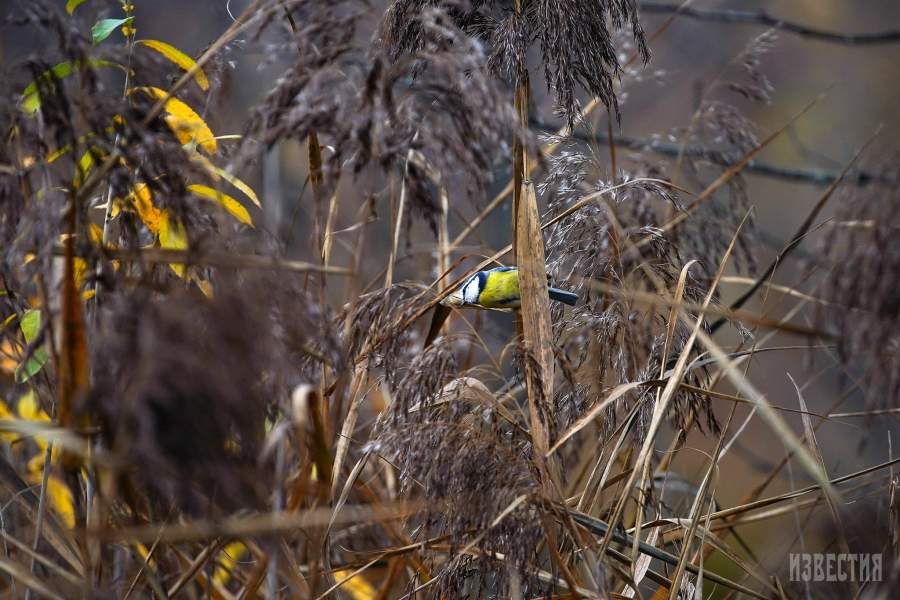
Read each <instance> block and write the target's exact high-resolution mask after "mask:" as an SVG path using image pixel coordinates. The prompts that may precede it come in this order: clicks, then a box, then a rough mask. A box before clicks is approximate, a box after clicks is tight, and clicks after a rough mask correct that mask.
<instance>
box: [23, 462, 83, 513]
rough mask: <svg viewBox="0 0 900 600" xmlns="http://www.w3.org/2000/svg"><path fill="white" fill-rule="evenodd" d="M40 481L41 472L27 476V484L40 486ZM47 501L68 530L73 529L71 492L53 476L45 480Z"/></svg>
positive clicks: (73, 509)
mask: <svg viewBox="0 0 900 600" xmlns="http://www.w3.org/2000/svg"><path fill="white" fill-rule="evenodd" d="M42 457H43V455H42ZM41 479H42V473H41V471H36V472H32V473H31V474H30V475H29V476H28V482H29V483H31V484H32V485H37V486H40V485H41ZM47 500H49V501H50V507H51V508H52V509H53V511H54V512H55V513H56V514H58V515H59V517H60V518H61V519H62V522H63V523H64V524H65V525H66V527H69V528H70V529H71V528H72V527H75V503H74V500H73V498H72V491H71V490H70V489H69V486H67V485H66V484H65V483H63V481H62V480H61V479H59V478H58V477H54V476H53V475H50V476H49V477H48V478H47Z"/></svg>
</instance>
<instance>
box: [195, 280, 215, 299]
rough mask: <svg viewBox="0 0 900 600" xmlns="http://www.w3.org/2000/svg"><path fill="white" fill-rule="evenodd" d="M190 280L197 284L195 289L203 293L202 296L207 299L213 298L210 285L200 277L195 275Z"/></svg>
mask: <svg viewBox="0 0 900 600" xmlns="http://www.w3.org/2000/svg"><path fill="white" fill-rule="evenodd" d="M191 280H192V281H193V282H194V283H196V284H197V287H198V288H200V291H201V292H203V295H204V296H206V297H207V298H210V299H212V298H213V296H214V292H213V287H212V284H211V283H210V282H209V281H208V280H206V279H203V278H202V277H199V276H197V275H192V276H191Z"/></svg>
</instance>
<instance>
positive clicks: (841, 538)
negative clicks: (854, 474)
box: [787, 373, 856, 593]
mask: <svg viewBox="0 0 900 600" xmlns="http://www.w3.org/2000/svg"><path fill="white" fill-rule="evenodd" d="M787 376H788V379H790V380H791V384H792V385H793V386H794V389H795V390H796V392H797V402H798V404H800V410H802V411H804V412H803V413H802V414H801V415H800V417H801V419H802V421H803V432H804V433H805V434H806V442H807V443H808V444H809V447H810V449H811V450H812V453H813V456H815V458H816V460H817V461H818V463H819V468H821V469H822V472H823V473H826V474H827V473H828V469H827V468H826V467H825V459H824V457H823V456H822V450H821V449H820V448H819V442H818V440H816V432H815V430H814V429H813V426H812V421H811V420H810V418H809V415H808V414H806V411H807V410H808V409H807V406H806V400H805V399H804V398H803V392H802V390H801V389H800V386H798V385H797V382H796V381H794V378H793V377H791V374H790V373H788V374H787ZM828 491H830V490H828V489H826V490H825V492H826V493H825V502H826V503H827V504H828V510H829V511H830V512H831V518H832V519H834V524H835V527H837V538H838V544H839V545H840V548H841V552H843V553H844V554H850V545H849V544H848V543H847V531H846V528H845V527H844V522H843V520H842V519H841V515H840V512H838V504H837V503H838V502H839V501H840V498H838V497H835V496H831V495H830V494H829V493H828ZM855 592H856V590H854V593H855Z"/></svg>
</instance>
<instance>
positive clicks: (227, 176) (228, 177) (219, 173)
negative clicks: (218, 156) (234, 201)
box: [191, 154, 262, 208]
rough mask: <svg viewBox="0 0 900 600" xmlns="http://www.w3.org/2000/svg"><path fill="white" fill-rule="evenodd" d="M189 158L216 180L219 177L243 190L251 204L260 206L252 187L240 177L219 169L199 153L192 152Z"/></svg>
mask: <svg viewBox="0 0 900 600" xmlns="http://www.w3.org/2000/svg"><path fill="white" fill-rule="evenodd" d="M191 160H194V161H195V162H197V163H199V164H200V166H202V167H203V168H204V169H206V170H207V171H208V172H209V174H210V175H212V176H213V179H215V180H216V181H218V180H219V178H220V177H221V178H222V179H224V180H225V181H227V182H228V183H230V184H231V185H233V186H234V187H236V188H237V189H239V190H240V191H241V192H243V194H244V195H245V196H247V198H249V199H250V201H251V202H253V204H255V205H256V206H258V207H259V208H262V203H260V201H259V196H257V195H256V192H254V191H253V188H251V187H250V186H249V185H247V184H246V183H244V182H243V181H241V179H240V178H238V177H236V176H234V175H232V174H231V173H229V172H228V171H226V170H225V169H220V168H219V167H217V166H216V165H214V164H212V163H211V162H210V160H209V159H208V158H206V157H205V156H203V155H201V154H194V155H193V156H192V157H191Z"/></svg>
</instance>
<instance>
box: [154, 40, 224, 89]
mask: <svg viewBox="0 0 900 600" xmlns="http://www.w3.org/2000/svg"><path fill="white" fill-rule="evenodd" d="M137 43H138V44H141V45H143V46H146V47H148V48H150V49H151V50H156V51H157V52H159V53H160V54H162V55H163V56H164V57H166V58H167V59H169V60H170V61H172V62H173V63H175V64H176V65H178V66H179V67H181V68H182V69H184V70H185V71H190V70H191V69H192V68H194V66H195V65H196V64H197V63H196V62H195V61H194V59H193V58H191V57H190V56H188V55H187V54H185V53H184V52H182V51H181V50H179V49H178V48H176V47H175V46H172V45H170V44H167V43H165V42H161V41H159V40H138V41H137ZM194 81H196V82H197V85H199V86H200V89H202V90H203V91H204V92H205V91H206V90H208V89H209V80H208V79H207V78H206V73H204V72H203V69H200V70H199V71H197V74H196V75H194Z"/></svg>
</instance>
